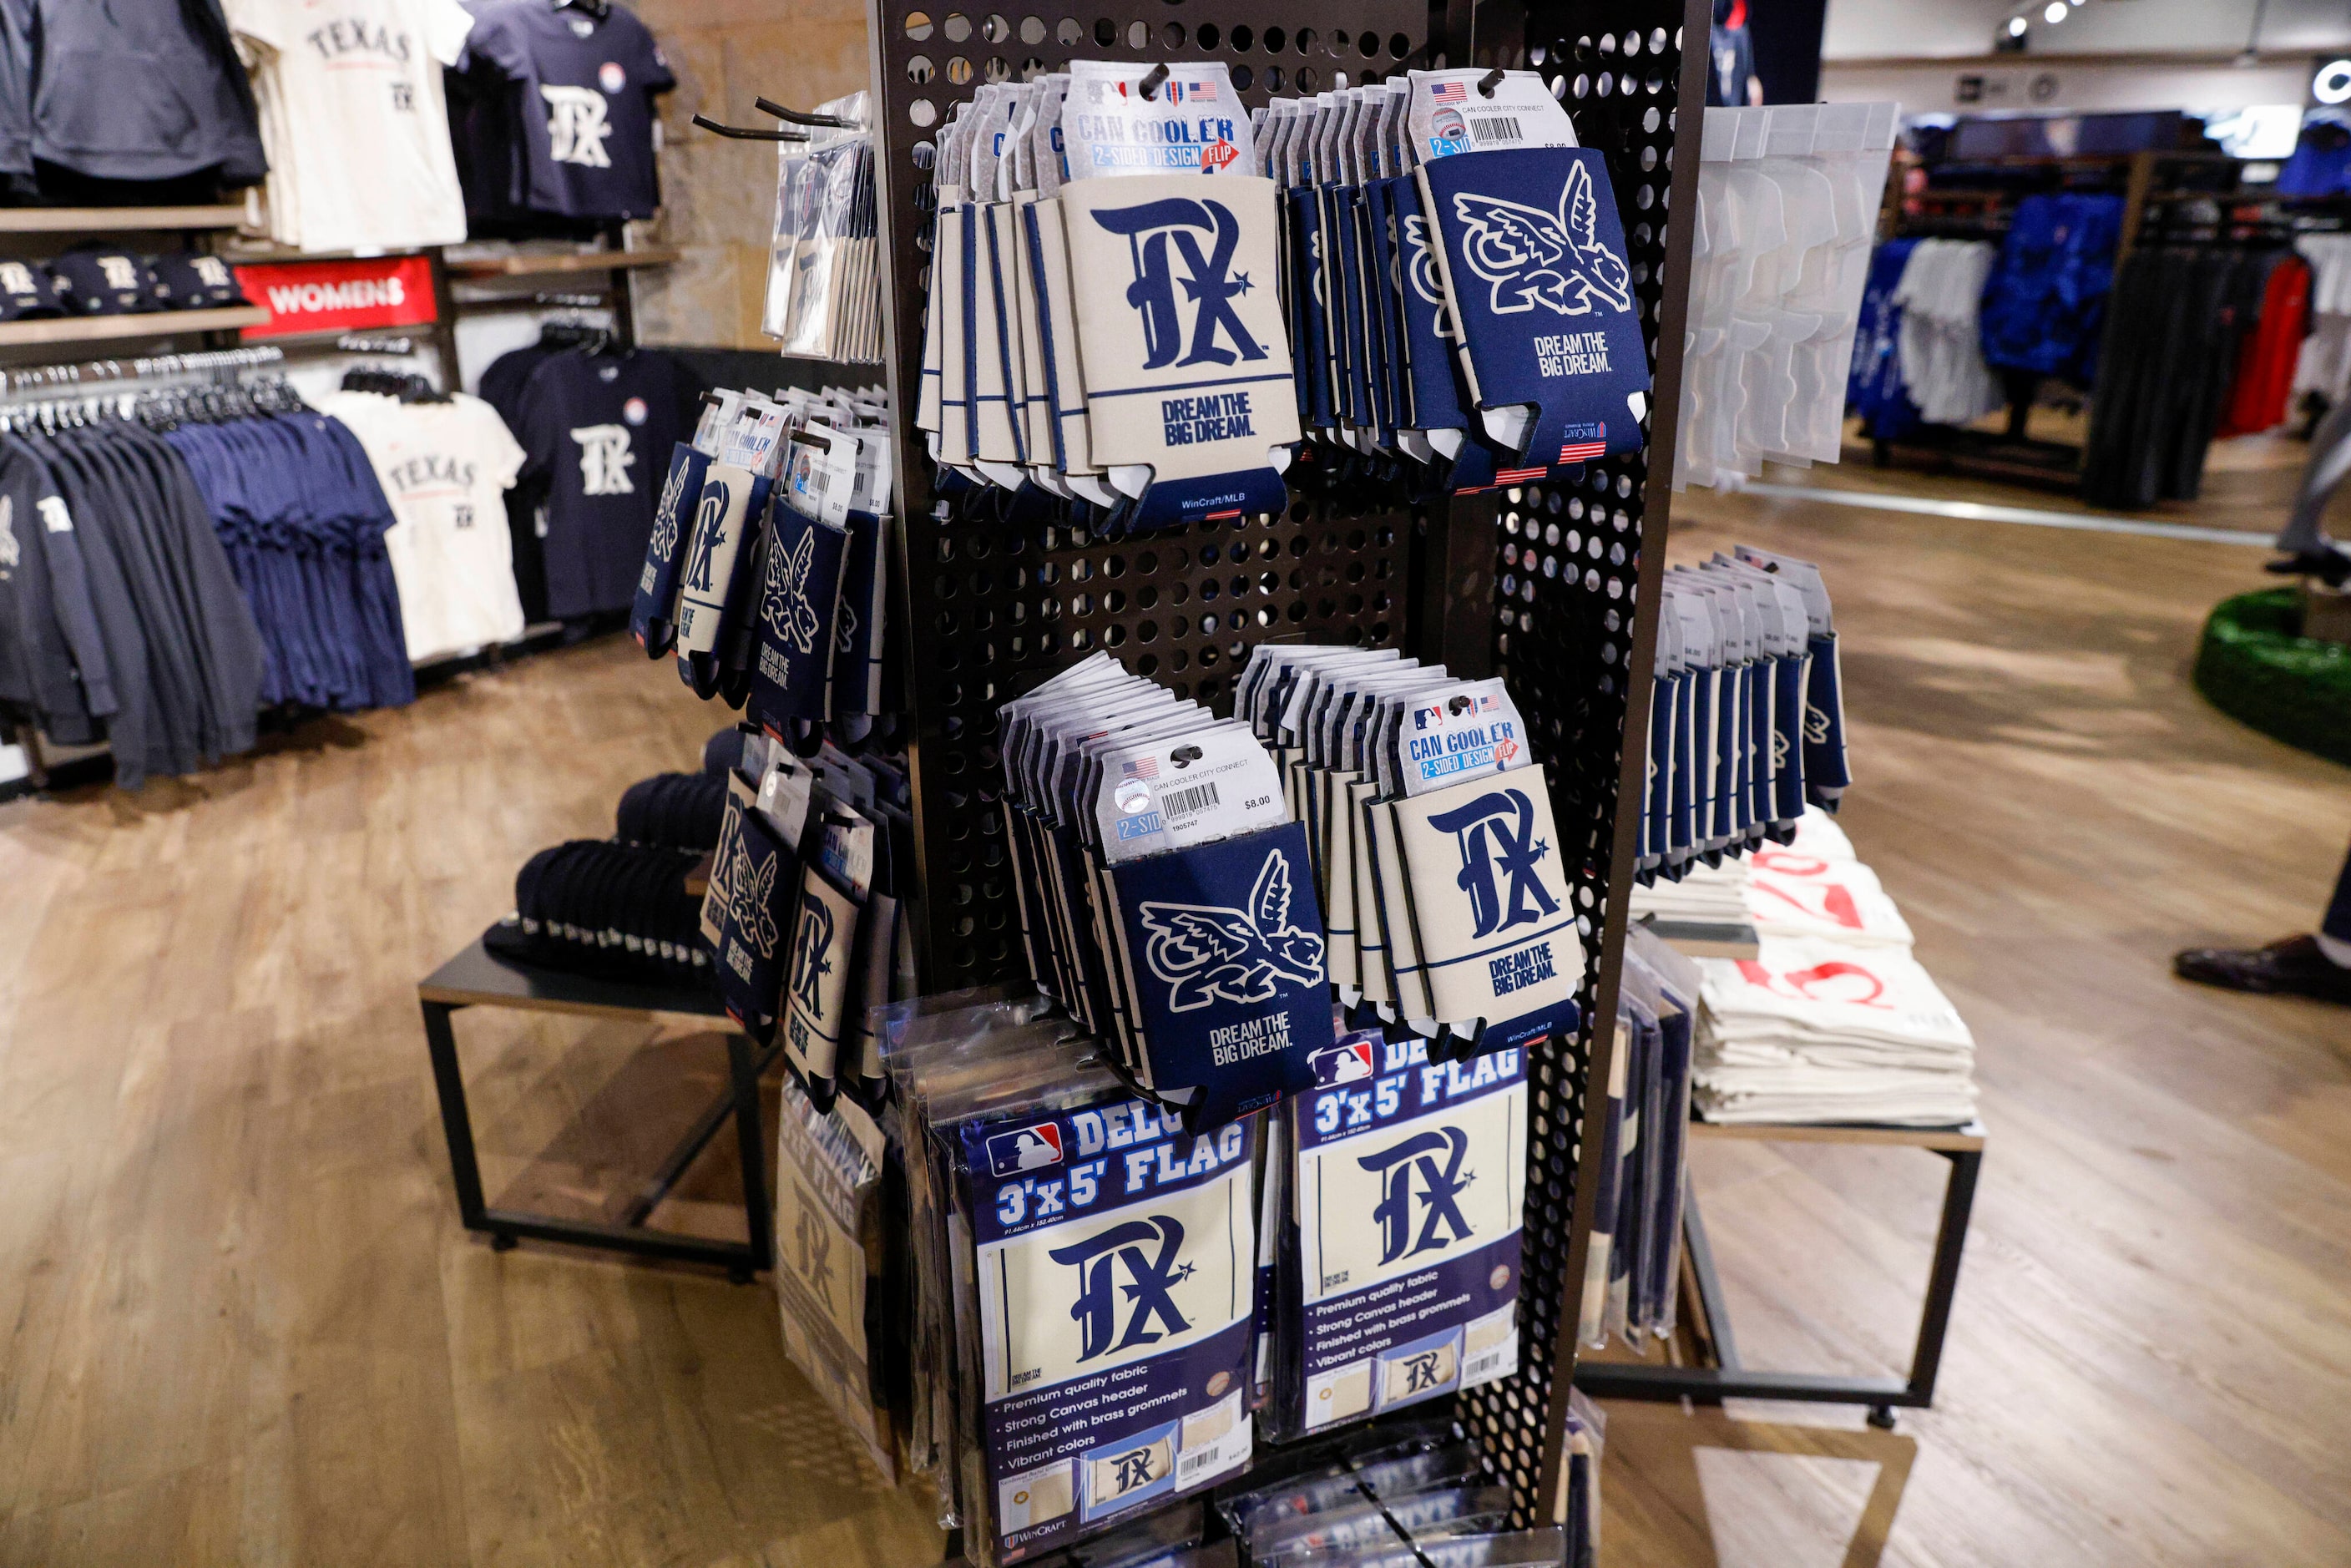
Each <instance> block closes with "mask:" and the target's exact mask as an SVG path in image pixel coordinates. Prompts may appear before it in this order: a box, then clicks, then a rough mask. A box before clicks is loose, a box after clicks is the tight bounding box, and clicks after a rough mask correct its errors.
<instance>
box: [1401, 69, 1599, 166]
mask: <svg viewBox="0 0 2351 1568" xmlns="http://www.w3.org/2000/svg"><path fill="white" fill-rule="evenodd" d="M1492 76H1493V73H1492V72H1491V71H1489V70H1487V69H1485V68H1481V67H1475V66H1463V67H1457V68H1454V69H1451V70H1440V71H1414V72H1412V73H1410V76H1409V78H1408V79H1409V80H1410V82H1411V89H1412V104H1411V109H1410V113H1409V118H1408V120H1407V122H1406V123H1407V126H1408V134H1409V136H1410V140H1411V147H1412V150H1413V154H1414V159H1415V161H1416V162H1430V161H1432V160H1434V159H1438V158H1451V157H1455V156H1458V154H1460V153H1464V152H1497V151H1501V150H1504V149H1509V148H1515V147H1573V146H1574V145H1576V141H1575V124H1574V122H1573V120H1569V119H1568V117H1567V110H1565V109H1564V108H1562V106H1561V104H1560V101H1559V100H1558V99H1555V98H1553V97H1552V95H1551V88H1550V86H1549V85H1548V84H1547V83H1545V82H1544V80H1543V79H1542V77H1541V73H1539V72H1536V71H1504V72H1503V73H1502V78H1501V80H1499V81H1493V80H1491V79H1490V78H1492Z"/></svg>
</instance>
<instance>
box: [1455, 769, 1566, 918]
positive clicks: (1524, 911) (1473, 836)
mask: <svg viewBox="0 0 2351 1568" xmlns="http://www.w3.org/2000/svg"><path fill="white" fill-rule="evenodd" d="M1428 825H1429V826H1430V827H1432V828H1435V829H1436V830H1437V831H1438V832H1440V833H1451V834H1452V835H1453V836H1454V845H1455V847H1456V848H1458V850H1459V851H1460V852H1461V873H1460V875H1459V876H1458V877H1457V878H1455V879H1454V880H1455V885H1457V886H1458V887H1459V888H1460V889H1461V890H1462V891H1463V892H1464V893H1467V894H1468V895H1469V908H1470V913H1471V914H1472V915H1473V916H1475V918H1476V921H1477V926H1478V928H1477V930H1476V931H1475V932H1474V933H1472V935H1474V936H1492V935H1493V934H1494V933H1495V932H1497V931H1508V930H1509V929H1510V927H1511V926H1513V925H1527V924H1529V923H1531V922H1532V921H1535V920H1540V919H1542V918H1544V917H1546V916H1548V915H1556V914H1558V913H1559V900H1558V899H1556V898H1553V897H1552V894H1551V890H1550V889H1549V888H1547V887H1545V886H1543V883H1542V876H1541V873H1539V872H1537V871H1536V869H1535V868H1536V867H1537V866H1538V865H1540V864H1541V862H1542V861H1543V860H1544V858H1545V857H1546V856H1548V855H1549V854H1550V853H1551V845H1550V844H1549V843H1547V842H1545V841H1542V840H1541V839H1538V838H1536V837H1535V836H1534V831H1535V803H1534V802H1533V801H1532V800H1529V799H1528V798H1527V793H1526V791H1525V790H1523V789H1491V790H1489V791H1487V792H1486V793H1485V794H1483V795H1480V796H1479V797H1478V798H1477V799H1476V800H1472V801H1470V802H1469V803H1468V805H1466V806H1458V807H1456V808H1455V809H1454V810H1450V811H1447V812H1444V813H1442V814H1441V815H1438V816H1435V817H1431V818H1430V819H1429V820H1428Z"/></svg>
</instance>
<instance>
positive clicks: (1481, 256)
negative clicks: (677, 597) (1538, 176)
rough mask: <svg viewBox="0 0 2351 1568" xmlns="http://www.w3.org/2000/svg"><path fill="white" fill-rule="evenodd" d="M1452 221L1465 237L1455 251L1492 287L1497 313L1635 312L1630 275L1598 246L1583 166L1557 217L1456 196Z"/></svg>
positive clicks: (1574, 173)
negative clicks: (1543, 311) (1536, 310)
mask: <svg viewBox="0 0 2351 1568" xmlns="http://www.w3.org/2000/svg"><path fill="white" fill-rule="evenodd" d="M1453 215H1454V216H1455V217H1456V218H1457V219H1458V220H1459V221H1460V223H1461V224H1462V225H1463V227H1464V230H1465V231H1466V232H1465V233H1464V235H1463V236H1462V242H1461V251H1462V256H1463V257H1464V258H1465V259H1466V260H1467V261H1468V263H1469V269H1470V270H1471V271H1472V272H1475V273H1476V274H1477V275H1478V276H1479V277H1482V278H1484V279H1485V280H1486V281H1487V282H1489V283H1490V284H1492V285H1493V286H1494V291H1493V297H1492V301H1491V307H1492V309H1493V312H1494V314H1495V315H1497V316H1515V315H1518V314H1520V312H1522V311H1527V310H1531V309H1533V308H1535V307H1536V306H1538V305H1540V306H1541V307H1542V308H1545V309H1546V310H1550V311H1552V312H1553V313H1554V314H1556V315H1561V316H1589V315H1591V314H1592V313H1593V311H1595V310H1601V309H1606V310H1615V311H1625V310H1630V309H1632V308H1633V275H1632V273H1631V271H1630V270H1629V269H1627V268H1626V267H1625V258H1624V257H1623V256H1618V255H1617V254H1616V253H1615V252H1614V251H1613V250H1610V249H1609V248H1608V247H1607V246H1605V245H1603V244H1602V243H1601V241H1600V203H1599V200H1598V197H1597V196H1596V195H1595V193H1593V188H1592V172H1591V171H1590V170H1589V169H1587V168H1585V167H1584V165H1583V163H1582V162H1577V163H1576V164H1575V165H1574V167H1573V169H1572V170H1571V171H1570V172H1569V174H1568V176H1567V183H1565V184H1563V185H1562V186H1561V187H1560V192H1559V211H1558V212H1557V213H1556V214H1552V213H1547V212H1544V211H1543V210H1542V209H1541V208H1540V207H1530V206H1525V205H1522V204H1520V203H1517V202H1506V201H1503V200H1502V199H1501V198H1500V197H1499V196H1480V195H1475V194H1473V193H1469V192H1468V191H1459V192H1456V193H1454V197H1453Z"/></svg>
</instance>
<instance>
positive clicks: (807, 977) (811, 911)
mask: <svg viewBox="0 0 2351 1568" xmlns="http://www.w3.org/2000/svg"><path fill="white" fill-rule="evenodd" d="M831 951H832V911H831V910H830V909H828V908H826V907H825V904H824V900H822V899H820V898H819V897H818V896H817V895H816V894H813V893H809V892H806V891H802V893H801V894H800V924H799V933H798V941H797V942H796V943H795V945H794V947H793V952H792V997H793V999H794V1000H796V1001H798V1002H799V1004H800V1006H802V1007H804V1008H806V1009H808V1012H809V1016H810V1018H812V1019H817V1020H818V1021H819V1022H822V1021H823V1019H824V1007H823V1004H822V1003H820V1001H819V1000H818V995H819V992H820V982H821V981H822V980H823V978H824V977H825V976H827V975H830V974H831V973H832V960H831V958H830V957H828V956H826V955H828V954H830V953H831Z"/></svg>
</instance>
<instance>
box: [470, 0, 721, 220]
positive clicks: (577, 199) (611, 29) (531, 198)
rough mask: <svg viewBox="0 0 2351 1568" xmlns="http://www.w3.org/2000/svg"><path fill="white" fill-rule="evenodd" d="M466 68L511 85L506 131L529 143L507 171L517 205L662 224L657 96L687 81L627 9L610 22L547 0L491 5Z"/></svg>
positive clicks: (480, 154) (510, 197) (479, 154)
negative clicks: (658, 217)
mask: <svg viewBox="0 0 2351 1568" xmlns="http://www.w3.org/2000/svg"><path fill="white" fill-rule="evenodd" d="M465 69H466V70H468V71H469V72H474V73H481V72H487V73H490V74H493V75H495V76H496V77H497V78H503V80H504V81H505V82H506V83H507V95H508V96H507V110H508V112H507V116H506V121H507V127H506V128H507V131H508V132H509V133H510V134H513V135H515V136H517V137H518V138H519V139H520V143H521V144H520V146H519V148H518V149H516V150H515V151H517V152H519V154H520V155H519V156H518V157H514V158H510V159H509V160H507V162H506V170H507V176H508V179H509V181H510V183H509V185H508V187H507V191H506V193H505V202H506V204H507V205H509V206H514V207H522V208H527V209H528V210H529V211H531V212H534V213H545V214H552V215H556V216H560V217H568V218H588V219H596V220H602V221H617V220H620V219H623V218H649V217H652V216H653V213H654V211H655V210H656V209H657V208H658V207H659V206H660V205H661V191H660V185H659V183H658V181H657V180H656V178H655V175H654V170H653V121H654V116H653V97H654V95H655V94H657V93H664V92H667V91H669V90H670V89H672V88H674V87H675V86H676V85H677V78H676V77H674V76H673V75H672V74H671V73H670V68H669V61H668V60H667V59H665V58H664V57H663V56H662V52H661V46H660V45H658V44H656V43H655V42H654V41H653V34H652V32H651V31H650V30H648V29H647V28H646V26H645V25H644V24H643V22H640V21H639V20H637V18H636V16H635V15H634V14H633V13H632V12H631V11H630V10H629V9H628V8H627V7H626V6H623V5H614V6H613V7H612V8H611V11H610V13H609V14H608V15H606V16H603V17H601V18H599V17H597V16H593V15H591V14H590V13H589V12H587V11H584V10H581V9H580V8H578V7H574V6H567V7H565V8H564V9H562V10H557V9H555V8H554V7H552V6H550V5H547V4H546V3H545V0H488V3H486V4H485V5H482V6H481V7H480V9H479V20H478V21H477V22H476V24H475V28H474V34H473V37H471V38H470V39H469V40H468V41H467V43H466V47H465ZM475 123H476V124H477V125H479V124H480V123H481V122H480V121H479V120H476V121H475ZM474 158H475V172H476V176H477V178H486V177H487V175H488V173H489V172H490V165H491V159H490V157H489V156H487V155H486V152H485V150H483V149H480V148H475V150H474Z"/></svg>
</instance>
